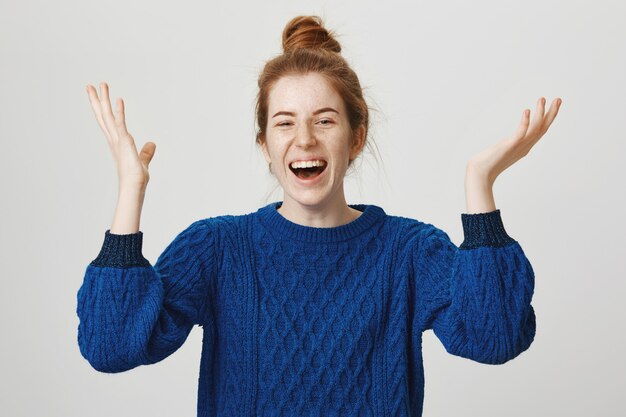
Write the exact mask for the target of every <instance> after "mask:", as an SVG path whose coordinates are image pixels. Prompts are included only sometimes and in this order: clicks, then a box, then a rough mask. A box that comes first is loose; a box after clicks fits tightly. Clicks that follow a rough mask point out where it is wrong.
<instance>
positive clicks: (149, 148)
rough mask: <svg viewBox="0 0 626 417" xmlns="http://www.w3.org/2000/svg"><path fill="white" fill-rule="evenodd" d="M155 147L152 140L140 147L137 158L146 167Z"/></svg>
mask: <svg viewBox="0 0 626 417" xmlns="http://www.w3.org/2000/svg"><path fill="white" fill-rule="evenodd" d="M155 149H156V144H155V143H154V142H146V143H145V144H144V145H143V148H141V152H140V153H139V160H140V161H141V163H142V164H144V166H145V167H146V168H147V167H148V165H149V164H150V161H152V158H153V157H154V151H155Z"/></svg>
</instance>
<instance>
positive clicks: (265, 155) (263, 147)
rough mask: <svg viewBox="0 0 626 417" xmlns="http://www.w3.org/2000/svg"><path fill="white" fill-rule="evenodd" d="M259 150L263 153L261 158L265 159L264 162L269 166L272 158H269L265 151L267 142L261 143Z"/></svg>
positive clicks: (267, 152)
mask: <svg viewBox="0 0 626 417" xmlns="http://www.w3.org/2000/svg"><path fill="white" fill-rule="evenodd" d="M261 150H262V151H263V156H264V157H265V161H266V162H267V163H268V164H269V163H270V162H272V158H270V153H269V151H268V150H267V141H263V142H262V143H261Z"/></svg>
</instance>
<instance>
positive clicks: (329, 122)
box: [319, 119, 334, 126]
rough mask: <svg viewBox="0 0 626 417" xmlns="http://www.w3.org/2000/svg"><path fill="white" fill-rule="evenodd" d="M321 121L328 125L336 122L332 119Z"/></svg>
mask: <svg viewBox="0 0 626 417" xmlns="http://www.w3.org/2000/svg"><path fill="white" fill-rule="evenodd" d="M319 123H320V124H322V125H324V126H326V125H330V124H333V123H334V122H333V121H332V120H331V119H322V120H320V121H319Z"/></svg>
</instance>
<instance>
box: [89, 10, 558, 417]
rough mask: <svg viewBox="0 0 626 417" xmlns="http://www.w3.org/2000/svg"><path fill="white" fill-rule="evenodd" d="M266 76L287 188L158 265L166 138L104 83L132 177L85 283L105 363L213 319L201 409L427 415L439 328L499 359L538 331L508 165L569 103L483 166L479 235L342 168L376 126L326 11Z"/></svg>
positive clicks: (286, 38)
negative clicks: (153, 226)
mask: <svg viewBox="0 0 626 417" xmlns="http://www.w3.org/2000/svg"><path fill="white" fill-rule="evenodd" d="M283 48H284V53H283V54H282V55H280V56H278V57H276V58H274V59H272V60H270V61H268V62H267V63H266V65H265V68H264V69H263V72H262V73H261V75H260V78H259V94H258V97H257V109H256V110H257V114H256V117H257V120H258V133H257V137H256V141H257V143H258V144H259V146H260V147H261V150H262V152H263V155H264V157H265V159H266V160H267V162H268V164H269V167H270V171H271V172H272V173H273V175H275V177H276V178H277V180H278V182H279V183H280V185H281V186H282V189H283V191H284V198H283V200H282V201H277V202H273V203H271V204H268V205H266V206H264V207H261V208H259V209H258V210H257V211H255V212H252V213H249V214H246V215H222V216H216V217H211V218H204V219H200V220H197V221H194V222H193V223H192V224H190V225H189V226H188V227H187V228H186V229H185V230H183V231H182V232H181V233H180V234H178V236H176V238H175V239H174V240H173V241H172V242H171V243H170V244H169V246H168V247H167V248H166V249H165V250H164V252H163V253H162V254H161V255H160V256H159V258H158V259H157V261H156V263H155V264H154V266H153V265H152V264H151V263H150V262H149V261H148V260H147V259H145V258H144V257H143V255H142V251H141V249H142V238H143V234H142V232H141V231H139V219H140V213H141V207H142V202H143V197H144V195H145V190H146V186H147V184H148V179H149V176H148V164H149V163H150V161H151V159H152V157H153V155H154V151H155V145H154V144H153V143H151V142H148V143H146V144H145V145H144V147H143V149H142V150H141V152H139V153H138V152H137V150H136V148H135V144H134V140H133V138H132V136H131V135H130V134H129V133H128V131H127V130H126V126H125V119H124V105H123V101H122V100H121V99H118V101H117V109H116V112H115V113H113V111H112V108H111V104H110V102H109V95H108V86H107V85H106V84H105V83H102V84H101V85H100V93H101V94H100V96H98V94H97V93H96V91H95V88H93V87H92V86H88V87H87V91H88V94H89V98H90V100H91V105H92V108H93V110H94V112H95V115H96V118H97V119H98V122H99V124H100V126H101V128H102V130H103V131H104V133H105V136H106V138H107V140H108V142H109V145H110V147H111V150H112V152H113V155H114V157H115V160H116V163H117V168H118V174H119V186H120V193H119V200H118V206H117V209H116V212H115V217H114V220H113V224H112V226H111V228H110V229H109V230H107V231H106V232H105V236H104V243H103V245H102V249H101V251H100V253H99V254H98V256H97V257H96V258H95V259H94V260H93V261H92V262H91V263H90V264H89V265H88V266H87V269H86V272H85V276H84V281H83V284H82V286H81V288H80V289H79V291H78V294H77V301H78V305H77V314H78V316H79V318H80V324H79V327H78V343H79V346H80V351H81V353H82V355H83V356H84V357H85V358H86V359H87V360H88V361H89V363H90V364H91V366H93V367H94V368H95V369H96V370H98V371H102V372H122V371H126V370H129V369H132V368H135V367H137V366H139V365H146V364H152V363H155V362H159V361H161V360H163V359H165V358H166V357H168V356H169V355H171V354H172V353H173V352H175V351H176V350H177V349H178V348H179V347H180V346H181V345H182V344H183V343H184V341H185V340H186V338H187V336H188V335H189V332H190V331H191V329H192V327H193V326H194V325H196V324H197V325H200V326H202V327H203V332H204V333H203V335H204V336H203V346H202V357H201V360H200V371H199V386H198V415H199V416H214V415H220V416H242V415H246V416H247V415H258V416H268V415H272V416H279V415H280V416H295V415H298V416H302V415H307V416H357V415H358V416H366V415H372V416H374V415H401V416H420V415H421V413H422V405H423V399H424V398H423V393H424V372H423V364H422V352H421V341H422V333H423V332H424V331H426V330H429V329H433V330H434V332H435V334H436V335H437V337H438V338H439V340H441V342H442V344H443V345H444V346H445V349H446V350H447V351H448V352H449V353H451V354H453V355H457V356H461V357H464V358H468V359H470V360H474V361H477V362H481V363H486V364H502V363H505V362H507V361H509V360H511V359H513V358H515V357H517V356H518V355H520V354H521V353H522V352H524V351H525V350H526V349H528V347H529V346H530V344H531V343H532V341H533V338H534V336H535V313H534V310H533V307H532V306H531V298H532V294H533V290H534V273H533V269H532V267H531V264H530V263H529V261H528V259H527V258H526V257H525V255H524V252H523V250H522V248H521V247H520V245H519V243H518V242H517V241H515V240H514V239H513V238H511V237H510V236H509V235H508V234H507V232H506V231H505V229H504V226H503V223H502V219H501V217H500V211H499V210H497V209H496V208H495V203H494V200H493V195H492V186H493V183H494V181H495V179H496V177H497V176H498V175H499V174H500V173H501V172H502V171H503V170H504V169H506V168H507V167H509V166H510V165H512V164H513V163H515V162H516V161H517V160H519V159H520V158H521V157H523V156H524V155H526V154H527V153H528V151H529V150H530V149H531V148H532V146H533V145H534V144H535V143H536V142H537V141H538V140H539V139H540V138H541V137H542V136H543V135H544V134H545V132H546V131H547V129H548V127H549V126H550V124H551V123H552V121H553V120H554V118H555V116H556V114H557V112H558V107H559V105H560V102H561V100H560V99H557V100H555V101H553V103H552V105H551V107H550V109H549V111H548V112H547V114H544V106H545V101H544V99H543V98H542V99H540V100H539V102H538V105H537V111H536V113H535V115H534V118H533V119H532V123H531V120H530V116H529V111H524V113H523V116H522V120H521V122H520V125H519V128H518V130H517V132H516V133H515V135H513V137H511V138H510V139H506V140H504V141H502V142H500V143H498V144H496V145H495V146H493V147H491V148H489V149H487V150H485V151H483V152H481V153H480V154H478V155H477V156H475V157H474V158H472V159H471V160H470V162H469V163H468V165H467V170H466V178H465V186H466V196H467V199H466V201H467V213H462V214H461V220H462V226H463V231H464V237H465V239H464V241H463V243H462V244H461V245H460V247H457V246H456V245H455V244H454V243H452V242H451V240H450V238H449V237H448V235H447V234H446V233H445V232H444V231H442V230H440V229H438V228H437V227H435V226H433V225H432V224H429V223H425V222H421V221H419V220H414V219H410V218H405V217H400V216H393V215H390V214H387V213H386V212H385V211H384V210H383V208H381V207H379V206H376V205H371V204H347V203H346V199H345V195H344V189H343V180H344V176H345V174H346V171H347V170H348V169H349V168H350V167H351V165H352V163H353V161H354V160H355V159H356V158H357V157H358V156H359V155H360V154H361V152H362V150H363V148H364V146H365V144H366V141H367V133H368V126H369V118H368V106H367V104H366V102H365V100H364V98H363V95H362V91H361V87H360V84H359V80H358V78H357V76H356V74H355V73H354V72H353V71H352V70H351V69H350V67H349V66H348V64H347V63H346V61H345V60H344V59H343V58H342V57H341V54H340V52H341V47H340V45H339V43H337V41H336V40H335V39H334V38H333V36H332V34H331V33H330V32H328V31H327V30H326V29H325V28H324V27H323V25H322V22H321V20H320V19H319V18H317V17H314V16H308V17H307V16H299V17H296V18H294V19H293V20H291V21H290V22H289V23H288V24H287V26H286V27H285V29H284V32H283Z"/></svg>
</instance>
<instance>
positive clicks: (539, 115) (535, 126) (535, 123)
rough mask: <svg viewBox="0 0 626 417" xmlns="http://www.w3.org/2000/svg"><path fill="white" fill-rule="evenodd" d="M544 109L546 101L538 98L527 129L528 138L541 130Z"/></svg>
mask: <svg viewBox="0 0 626 417" xmlns="http://www.w3.org/2000/svg"><path fill="white" fill-rule="evenodd" d="M545 109H546V99H545V98H544V97H539V100H537V110H536V111H535V114H534V115H533V118H532V122H531V124H530V128H529V129H528V130H529V131H528V133H529V136H534V135H536V134H537V133H539V131H541V129H542V125H543V117H544V113H545Z"/></svg>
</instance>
